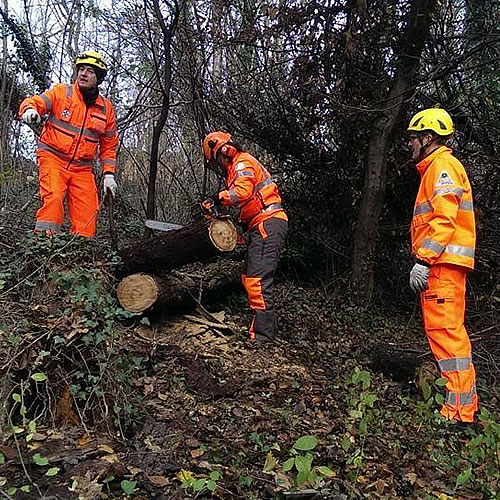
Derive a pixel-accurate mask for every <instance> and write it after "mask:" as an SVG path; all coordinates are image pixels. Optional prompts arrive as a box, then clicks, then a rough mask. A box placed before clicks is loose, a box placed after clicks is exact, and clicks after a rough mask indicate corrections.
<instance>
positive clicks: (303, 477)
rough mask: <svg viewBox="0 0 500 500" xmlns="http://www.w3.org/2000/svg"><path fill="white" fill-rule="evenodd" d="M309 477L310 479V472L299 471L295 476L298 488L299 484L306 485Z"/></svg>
mask: <svg viewBox="0 0 500 500" xmlns="http://www.w3.org/2000/svg"><path fill="white" fill-rule="evenodd" d="M310 477H311V471H307V470H301V471H300V472H299V473H298V474H297V484H298V485H299V486H300V485H301V484H304V483H306V482H307V481H309V479H310Z"/></svg>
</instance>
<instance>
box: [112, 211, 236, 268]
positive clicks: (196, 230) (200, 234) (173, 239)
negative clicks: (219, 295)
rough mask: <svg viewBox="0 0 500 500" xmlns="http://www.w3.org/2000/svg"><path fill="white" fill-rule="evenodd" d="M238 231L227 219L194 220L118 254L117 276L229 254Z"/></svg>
mask: <svg viewBox="0 0 500 500" xmlns="http://www.w3.org/2000/svg"><path fill="white" fill-rule="evenodd" d="M236 239H237V232H236V227H235V226H234V224H233V223H232V222H231V221H230V220H228V219H212V220H210V221H205V220H203V221H197V222H194V223H193V224H190V225H189V226H185V227H183V228H181V229H177V230H174V231H166V232H162V233H161V234H159V235H158V236H154V237H153V238H149V239H145V240H142V241H141V242H139V243H138V244H137V245H134V246H133V247H129V248H125V249H124V250H122V251H121V252H120V256H121V259H122V263H121V265H120V266H119V267H118V271H117V272H118V274H119V275H121V276H124V275H125V274H132V273H137V272H149V271H152V272H154V271H159V270H160V271H169V270H171V269H175V268H176V267H180V266H182V265H184V264H189V263H191V262H196V261H201V262H203V261H205V260H207V259H210V258H211V257H215V256H216V255H219V254H221V253H222V252H230V251H232V250H234V248H235V246H236Z"/></svg>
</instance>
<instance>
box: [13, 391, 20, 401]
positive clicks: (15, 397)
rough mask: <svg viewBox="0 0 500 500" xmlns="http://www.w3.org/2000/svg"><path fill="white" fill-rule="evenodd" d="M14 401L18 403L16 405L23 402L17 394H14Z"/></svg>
mask: <svg viewBox="0 0 500 500" xmlns="http://www.w3.org/2000/svg"><path fill="white" fill-rule="evenodd" d="M12 399H13V400H14V401H15V402H16V403H20V402H21V396H20V395H19V394H17V392H15V393H14V394H12Z"/></svg>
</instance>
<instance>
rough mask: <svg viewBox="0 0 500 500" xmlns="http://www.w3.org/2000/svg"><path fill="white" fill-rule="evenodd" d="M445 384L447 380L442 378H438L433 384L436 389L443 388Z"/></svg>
mask: <svg viewBox="0 0 500 500" xmlns="http://www.w3.org/2000/svg"><path fill="white" fill-rule="evenodd" d="M447 383H448V380H447V379H445V378H444V377H440V378H438V379H437V380H436V381H435V382H434V384H436V385H437V386H438V387H444V386H445V385H446V384H447Z"/></svg>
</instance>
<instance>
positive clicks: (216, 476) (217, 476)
mask: <svg viewBox="0 0 500 500" xmlns="http://www.w3.org/2000/svg"><path fill="white" fill-rule="evenodd" d="M210 479H211V480H212V481H218V480H219V479H220V471H219V470H213V471H212V472H211V473H210Z"/></svg>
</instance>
